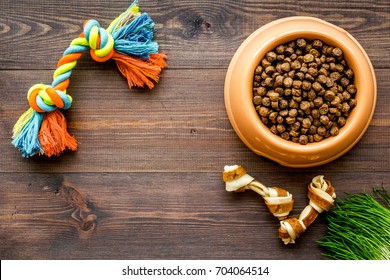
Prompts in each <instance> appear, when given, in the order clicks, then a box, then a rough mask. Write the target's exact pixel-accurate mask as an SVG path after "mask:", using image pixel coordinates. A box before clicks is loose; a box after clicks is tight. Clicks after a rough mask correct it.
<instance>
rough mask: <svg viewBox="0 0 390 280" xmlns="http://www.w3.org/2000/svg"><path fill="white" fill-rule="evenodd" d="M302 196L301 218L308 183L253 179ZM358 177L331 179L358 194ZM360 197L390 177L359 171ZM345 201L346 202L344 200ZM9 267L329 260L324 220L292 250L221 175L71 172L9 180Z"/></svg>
mask: <svg viewBox="0 0 390 280" xmlns="http://www.w3.org/2000/svg"><path fill="white" fill-rule="evenodd" d="M251 174H252V175H253V176H255V177H257V178H259V179H260V178H261V180H262V181H263V182H264V183H270V184H271V183H272V184H275V185H279V186H283V187H285V188H286V189H288V190H289V191H290V192H292V193H294V195H295V196H294V199H295V206H294V212H293V214H298V213H299V212H300V211H301V210H302V209H303V208H304V207H305V206H306V205H307V203H308V199H307V197H306V188H305V183H307V182H309V181H310V180H311V178H312V177H313V176H315V175H316V173H311V172H296V173H295V174H294V177H293V178H288V177H285V178H282V177H277V176H274V175H273V174H269V173H262V172H254V173H251ZM355 176H356V175H355V173H354V172H345V173H336V174H330V176H329V179H331V180H332V182H333V183H334V185H335V187H336V189H338V190H345V191H353V190H355V186H354V185H353V184H352V183H351V181H353V180H354V177H355ZM360 178H361V180H360V182H359V183H360V186H359V189H360V190H363V189H367V190H368V189H370V187H371V186H372V183H373V182H378V183H379V182H380V181H386V180H388V179H389V177H388V174H387V173H385V172H378V173H371V172H368V173H361V174H360ZM339 196H340V197H345V195H344V194H343V193H339ZM0 202H1V205H2V209H1V212H0V232H1V235H0V238H1V241H2V242H1V245H0V256H1V257H2V259H13V258H20V259H31V258H38V259H73V258H76V259H85V258H86V259H91V258H93V259H106V258H114V259H118V258H119V259H150V258H164V259H175V258H180V259H181V258H183V259H210V258H212V259H321V258H322V256H321V249H320V248H319V247H318V245H317V244H316V240H318V238H319V237H321V236H323V235H324V234H325V232H326V224H325V223H324V221H323V220H322V219H321V218H318V219H317V220H316V221H315V222H314V223H313V224H312V225H311V226H310V227H309V229H308V230H307V231H306V232H305V233H304V234H303V236H302V237H301V238H300V239H299V240H298V242H297V244H295V245H292V246H285V245H283V243H282V242H281V241H280V240H279V239H278V238H277V229H278V226H279V222H278V220H277V219H275V218H274V217H273V216H272V215H271V214H270V213H269V212H268V209H266V206H265V204H264V203H263V201H262V198H261V197H260V196H259V195H257V194H255V193H253V192H246V193H237V194H234V193H226V192H225V190H224V184H223V182H222V181H221V174H220V173H211V172H210V173H206V174H205V173H186V174H178V173H99V174H95V173H68V174H58V173H56V174H52V173H51V174H25V176H23V177H21V176H20V175H19V174H15V173H7V174H5V175H4V176H3V180H2V188H1V189H0Z"/></svg>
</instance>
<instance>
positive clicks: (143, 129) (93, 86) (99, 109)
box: [0, 68, 390, 173]
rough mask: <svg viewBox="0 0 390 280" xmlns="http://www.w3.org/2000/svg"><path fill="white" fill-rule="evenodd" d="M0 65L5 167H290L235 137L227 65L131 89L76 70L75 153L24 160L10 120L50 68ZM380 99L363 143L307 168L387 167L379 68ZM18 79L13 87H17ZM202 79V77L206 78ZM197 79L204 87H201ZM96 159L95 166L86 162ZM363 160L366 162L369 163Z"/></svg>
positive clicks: (384, 79)
mask: <svg viewBox="0 0 390 280" xmlns="http://www.w3.org/2000/svg"><path fill="white" fill-rule="evenodd" d="M23 73H24V72H23V71H20V70H14V71H2V75H0V82H1V83H2V84H3V89H4V90H3V100H6V101H7V102H4V103H3V104H1V105H0V106H1V107H0V108H1V111H0V114H1V115H0V119H1V128H2V131H3V132H2V134H1V137H0V145H1V147H2V154H3V156H4V158H3V160H2V161H1V162H0V171H3V172H26V171H27V172H29V171H38V170H39V171H41V172H172V171H174V172H210V171H212V172H219V171H221V169H222V167H223V166H224V165H225V164H232V163H240V164H243V165H244V166H246V167H247V168H248V169H249V170H258V169H259V170H263V171H267V172H274V173H285V172H294V169H289V168H284V167H281V166H279V165H278V164H277V163H274V162H272V161H270V160H267V159H265V158H262V157H259V156H257V155H255V154H254V153H253V152H252V151H250V150H249V149H248V148H247V147H246V146H245V145H244V144H243V143H242V142H241V141H240V139H239V138H238V136H237V135H236V134H235V132H234V131H233V130H232V127H231V125H230V122H229V120H228V117H227V114H226V111H225V105H224V100H223V83H224V75H225V74H226V71H225V70H224V69H208V70H203V69H194V70H172V69H167V70H166V71H164V73H163V76H162V79H161V82H160V83H159V84H158V85H157V87H156V88H155V89H154V90H153V91H150V92H149V91H144V90H131V91H130V90H129V89H128V88H127V85H126V82H125V80H124V79H123V78H122V77H121V76H120V74H119V72H118V71H117V70H116V69H114V68H111V69H104V70H99V71H97V70H95V71H84V70H80V71H78V72H75V74H74V77H73V79H72V81H71V83H72V84H71V87H70V88H69V90H68V93H69V94H71V95H72V96H73V98H74V103H73V105H72V108H71V109H70V110H69V111H68V112H67V119H68V121H69V131H70V132H71V133H72V134H73V135H74V136H75V137H76V139H77V140H78V141H79V142H80V145H79V150H78V152H77V153H72V152H69V153H66V154H65V155H62V156H60V157H58V158H50V159H47V158H46V157H34V158H30V159H25V158H23V157H21V156H20V153H19V152H18V151H17V150H16V149H15V148H14V147H13V146H12V145H10V144H9V143H10V141H11V131H12V126H13V125H14V122H15V121H16V120H17V118H18V116H19V115H20V114H21V112H22V111H23V110H25V109H27V102H26V100H25V95H24V94H23V93H22V94H21V93H20V92H19V91H18V89H19V88H22V89H24V90H27V89H28V88H29V86H30V85H32V84H34V81H37V80H38V81H39V80H42V79H43V80H45V79H46V78H49V75H50V71H34V73H32V74H30V75H28V76H27V77H24V76H23ZM377 77H378V88H379V89H378V94H379V100H380V102H378V105H377V109H376V114H375V116H374V120H373V122H372V125H371V126H370V127H369V129H368V131H367V132H366V134H365V135H364V136H363V138H362V139H361V141H360V142H359V143H358V144H357V146H355V147H354V148H353V149H352V150H351V151H349V152H348V153H347V154H346V155H344V156H343V157H341V158H340V159H339V160H338V161H337V164H336V165H335V164H333V163H331V164H327V165H324V166H321V167H317V168H313V169H312V170H318V172H320V171H326V172H331V171H340V166H348V168H351V169H353V170H355V171H357V172H358V171H366V170H368V169H369V170H372V171H375V170H380V171H390V162H389V158H388V157H383V156H378V155H381V154H385V155H389V154H390V145H389V142H388V139H389V138H390V124H389V120H390V111H389V110H388V108H389V107H390V97H389V95H388V94H387V91H386V89H387V88H389V87H390V79H389V76H388V71H387V70H378V71H377ZM15 81H17V84H18V87H17V88H16V87H15V86H14V82H15ZM204 81H207V82H204ZM199 83H202V86H201V87H200V86H198V84H199ZM91 162H93V165H91V164H90V163H91ZM367 162H370V164H369V165H368V166H367Z"/></svg>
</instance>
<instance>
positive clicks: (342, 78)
mask: <svg viewBox="0 0 390 280" xmlns="http://www.w3.org/2000/svg"><path fill="white" fill-rule="evenodd" d="M353 78H354V73H353V71H352V69H350V68H348V65H347V63H346V61H345V59H344V56H343V51H342V50H341V49H340V48H337V47H333V46H329V45H326V44H324V43H323V42H322V41H321V40H313V41H308V40H305V39H302V38H301V39H297V40H295V41H291V42H288V43H286V44H283V45H279V46H277V47H276V48H275V49H274V50H272V51H270V52H268V53H267V54H266V56H265V57H264V58H263V59H262V60H261V61H260V64H259V65H258V66H257V67H256V69H255V73H254V80H253V103H254V105H255V107H256V111H257V112H258V114H259V115H260V118H261V121H262V122H263V123H264V124H265V125H267V126H268V128H269V129H270V131H271V132H272V133H274V134H276V135H279V136H280V137H282V138H283V139H285V140H290V141H293V142H295V143H300V144H302V145H306V144H307V143H312V142H319V141H321V140H323V139H324V138H328V137H330V136H335V135H337V134H338V133H339V129H340V128H341V127H342V126H344V125H345V123H346V119H347V117H348V116H349V114H350V112H351V110H352V109H353V108H354V107H355V106H356V99H355V95H356V91H357V89H356V87H355V85H354V84H353V82H354V81H353Z"/></svg>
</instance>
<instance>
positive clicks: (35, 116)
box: [12, 108, 43, 157]
mask: <svg viewBox="0 0 390 280" xmlns="http://www.w3.org/2000/svg"><path fill="white" fill-rule="evenodd" d="M42 119H43V114H42V113H38V112H36V111H34V110H33V109H32V108H30V109H28V110H27V111H26V112H24V113H23V114H22V115H21V116H20V118H19V120H18V121H17V122H16V124H15V126H14V128H13V136H12V138H13V140H12V144H13V145H14V146H15V147H16V148H18V150H19V151H20V152H21V153H22V155H23V156H24V157H31V156H33V155H35V154H37V153H39V154H42V153H43V151H42V147H41V144H40V143H39V140H38V131H39V129H40V127H41V124H42Z"/></svg>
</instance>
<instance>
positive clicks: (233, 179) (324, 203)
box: [222, 165, 336, 244]
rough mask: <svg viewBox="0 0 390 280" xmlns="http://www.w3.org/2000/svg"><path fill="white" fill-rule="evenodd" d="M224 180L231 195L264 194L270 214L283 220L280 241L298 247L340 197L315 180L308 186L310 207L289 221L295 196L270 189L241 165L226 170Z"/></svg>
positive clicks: (321, 179)
mask: <svg viewBox="0 0 390 280" xmlns="http://www.w3.org/2000/svg"><path fill="white" fill-rule="evenodd" d="M222 179H223V181H224V182H225V188H226V191H228V192H244V191H245V190H253V191H255V192H256V193H258V194H260V195H261V196H262V197H263V198H264V201H265V204H266V205H267V207H268V209H269V211H270V212H271V213H272V214H273V215H274V216H275V217H277V218H278V219H279V220H280V228H279V230H278V232H279V238H280V239H282V241H283V242H284V244H289V243H295V240H296V239H297V238H298V237H299V236H300V235H301V234H302V233H303V232H304V231H305V230H306V229H307V227H308V226H309V225H310V224H312V223H313V222H314V220H315V219H316V218H317V216H318V214H320V213H322V212H323V211H324V210H325V211H329V209H330V208H331V207H332V206H333V205H334V199H335V198H336V194H335V192H334V188H333V186H332V184H331V183H330V181H328V180H325V179H324V176H322V175H319V176H316V177H314V178H313V179H312V182H311V183H310V184H309V186H308V197H309V199H310V202H309V205H308V206H306V207H305V208H304V209H303V211H302V213H301V214H300V216H299V218H295V217H292V218H288V215H289V213H290V212H291V210H292V209H293V204H294V200H293V197H292V194H290V193H289V192H288V191H286V190H284V189H281V188H279V187H272V188H269V187H266V186H265V185H264V184H262V183H260V182H259V181H257V180H256V179H254V178H253V177H252V176H250V175H249V174H247V173H246V170H245V169H244V168H243V167H242V166H239V165H231V166H228V165H227V166H225V167H224V171H223V172H222Z"/></svg>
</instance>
